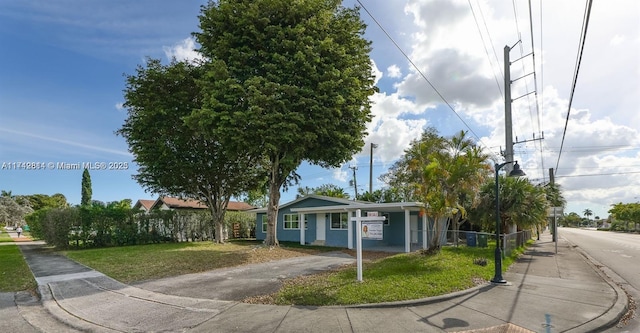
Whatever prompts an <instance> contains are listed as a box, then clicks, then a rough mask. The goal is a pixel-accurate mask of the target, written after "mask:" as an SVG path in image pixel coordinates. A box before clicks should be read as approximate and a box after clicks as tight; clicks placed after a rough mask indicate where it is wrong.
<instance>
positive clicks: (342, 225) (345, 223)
mask: <svg viewBox="0 0 640 333" xmlns="http://www.w3.org/2000/svg"><path fill="white" fill-rule="evenodd" d="M334 214H340V215H339V216H340V217H339V219H340V228H334V227H333V216H334ZM343 216H344V221H343ZM348 229H349V213H347V212H341V213H329V230H348Z"/></svg>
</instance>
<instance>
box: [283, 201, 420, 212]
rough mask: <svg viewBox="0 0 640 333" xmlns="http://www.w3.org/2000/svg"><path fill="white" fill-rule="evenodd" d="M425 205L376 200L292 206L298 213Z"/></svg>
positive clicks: (411, 208)
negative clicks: (317, 205)
mask: <svg viewBox="0 0 640 333" xmlns="http://www.w3.org/2000/svg"><path fill="white" fill-rule="evenodd" d="M423 207H424V204H423V203H421V202H384V203H375V202H368V203H362V202H353V201H352V202H351V204H348V205H335V206H319V207H302V208H291V211H292V212H296V213H325V212H326V213H329V212H345V211H354V210H357V209H361V210H369V211H370V210H380V211H383V212H402V211H405V210H409V211H419V210H420V209H422V208H423Z"/></svg>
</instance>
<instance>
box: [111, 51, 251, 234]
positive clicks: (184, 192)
mask: <svg viewBox="0 0 640 333" xmlns="http://www.w3.org/2000/svg"><path fill="white" fill-rule="evenodd" d="M208 69H210V67H208V66H206V65H203V66H196V65H193V64H190V63H186V62H175V61H174V62H172V63H171V64H169V65H163V64H162V63H161V62H160V61H159V60H154V59H149V60H148V61H147V63H146V66H144V67H143V66H139V67H138V68H137V71H136V74H135V75H130V76H127V85H126V89H125V91H124V93H125V104H124V106H125V107H126V108H127V110H128V117H127V119H126V120H125V123H124V125H123V126H122V128H121V129H120V130H119V131H118V133H119V134H120V135H122V136H123V137H124V138H125V139H126V140H127V143H128V144H129V149H130V150H131V152H132V153H133V155H134V157H135V161H136V163H137V164H138V165H139V169H138V171H137V174H136V175H134V178H135V179H136V180H137V181H138V183H140V184H141V185H142V186H144V187H145V188H147V189H149V190H150V191H152V192H154V193H159V194H170V195H174V196H178V197H186V198H193V199H199V200H202V201H203V202H205V203H206V204H207V206H208V208H209V211H210V212H211V215H212V220H211V221H212V222H213V227H214V228H212V230H215V240H216V242H223V241H224V239H223V221H224V215H225V213H226V208H227V205H228V203H229V200H230V199H231V197H233V196H236V195H239V194H240V193H242V192H244V191H246V190H248V189H249V188H250V187H251V186H253V185H254V182H255V179H256V177H257V175H259V172H258V171H256V168H257V167H256V166H257V164H258V160H257V159H255V158H252V157H251V155H250V154H248V152H246V151H242V150H236V149H228V148H229V147H227V146H224V145H223V141H224V140H223V138H221V137H220V136H218V133H219V132H218V131H216V129H215V127H214V126H212V127H210V128H208V127H200V126H197V124H196V125H195V127H192V126H190V125H189V124H188V123H187V122H185V120H184V119H185V118H186V117H188V116H190V115H191V113H192V111H193V110H197V109H200V108H202V106H203V98H205V96H206V95H207V93H206V89H209V88H210V84H209V82H208V81H207V77H208V76H209V75H211V73H208V72H207V70H208ZM210 236H212V235H210Z"/></svg>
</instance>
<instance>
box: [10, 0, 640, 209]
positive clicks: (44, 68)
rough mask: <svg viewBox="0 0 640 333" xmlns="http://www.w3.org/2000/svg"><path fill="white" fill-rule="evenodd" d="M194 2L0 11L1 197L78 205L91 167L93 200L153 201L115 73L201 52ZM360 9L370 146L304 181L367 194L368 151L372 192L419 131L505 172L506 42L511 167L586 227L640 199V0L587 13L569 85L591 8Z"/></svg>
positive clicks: (13, 3) (409, 1) (469, 0)
mask: <svg viewBox="0 0 640 333" xmlns="http://www.w3.org/2000/svg"><path fill="white" fill-rule="evenodd" d="M205 3H206V1H204V0H182V1H171V0H138V1H128V0H110V1H106V0H92V1H72V0H56V1H35V0H2V1H0V45H1V48H0V166H1V167H0V189H2V190H6V191H11V192H12V193H13V194H15V195H21V194H23V195H27V194H37V193H41V194H48V195H52V194H55V193H62V194H64V195H65V196H66V197H67V200H68V201H69V202H70V203H72V204H78V203H79V202H80V192H81V178H82V170H81V169H82V167H84V166H89V167H92V168H94V169H93V170H91V179H92V185H93V199H95V200H101V201H105V202H110V201H116V200H122V199H132V200H133V201H134V202H135V201H136V200H138V199H152V198H156V197H157V195H155V194H153V193H149V192H146V191H145V189H144V188H142V187H141V186H140V185H139V184H137V183H136V182H135V181H134V180H133V179H132V175H133V174H135V173H136V170H137V165H136V164H135V162H134V157H133V156H132V154H131V153H130V152H129V151H128V146H127V144H126V141H125V140H124V138H122V137H120V136H117V135H115V134H114V132H115V131H116V130H118V129H119V128H120V127H121V126H122V124H123V122H124V120H125V119H126V117H127V111H126V109H124V108H123V107H122V103H123V102H124V98H123V89H124V87H125V77H124V76H125V75H127V74H133V73H134V72H135V69H136V66H138V65H141V64H143V63H144V62H145V59H146V58H147V57H151V58H158V59H162V60H163V61H164V62H165V63H166V62H168V61H169V59H171V58H172V57H175V58H177V59H179V60H186V59H192V58H193V57H196V56H197V54H196V53H195V51H194V49H196V48H197V45H196V44H195V42H194V40H193V38H192V37H191V33H192V32H195V31H198V29H199V28H198V15H199V13H200V6H201V5H203V4H205ZM357 3H359V4H360V5H361V6H362V7H363V8H362V9H361V16H362V19H363V20H364V21H365V23H366V24H367V30H366V33H365V36H364V37H365V38H367V39H369V40H371V41H372V47H373V50H372V52H371V59H372V61H373V64H374V72H375V75H376V85H377V86H378V87H379V89H380V91H379V93H377V94H375V95H374V96H372V97H371V99H372V102H373V107H372V115H373V119H372V121H371V122H370V123H369V124H368V127H367V128H368V135H367V136H366V137H365V139H364V140H365V143H366V144H365V146H364V147H363V149H362V151H361V152H360V153H359V154H357V155H355V156H353V158H352V159H351V160H350V161H347V162H346V163H345V164H344V165H343V166H342V167H340V168H335V169H322V168H319V167H317V166H310V165H307V164H303V165H301V167H300V168H299V169H298V171H297V172H298V174H299V175H300V176H301V177H302V178H301V182H300V184H299V186H303V187H304V186H308V187H317V186H320V185H322V184H329V183H330V184H335V185H338V186H340V187H342V188H344V189H345V190H346V192H347V193H350V194H351V195H353V192H354V189H353V187H352V186H350V183H349V181H350V180H351V179H352V178H353V171H352V169H351V168H350V167H357V171H356V182H357V184H358V192H360V193H362V192H365V191H367V190H368V188H369V171H370V163H369V161H370V144H371V143H375V144H376V145H377V148H375V149H374V150H373V163H372V167H373V179H372V182H373V184H372V185H373V189H374V190H375V189H379V188H382V187H384V186H385V184H384V183H383V182H382V181H381V180H380V179H379V176H380V174H382V173H385V172H387V171H388V169H389V167H390V166H391V165H392V164H393V163H394V162H395V161H396V160H397V159H398V158H400V157H401V156H402V154H403V151H404V150H405V149H406V148H407V147H408V146H409V144H410V143H411V141H412V140H414V139H416V138H418V137H419V136H420V134H421V133H422V132H423V130H424V129H425V128H426V127H430V126H431V127H435V128H437V130H438V132H439V133H440V134H441V135H443V136H451V135H453V134H454V133H456V132H458V131H460V130H464V131H468V134H469V135H470V136H471V137H472V138H473V139H474V140H475V141H476V142H477V143H478V144H479V145H481V146H482V147H483V148H484V149H485V151H486V152H488V153H489V154H490V155H491V156H492V158H493V159H494V161H496V162H499V163H501V162H504V158H503V157H502V155H501V150H504V147H505V121H504V118H505V117H504V86H505V85H504V48H505V46H507V47H508V48H510V52H509V56H510V62H511V66H510V71H509V72H510V75H511V79H512V80H515V79H518V78H520V77H522V78H521V79H518V80H515V82H512V84H511V91H512V99H514V101H513V102H512V118H513V135H514V141H515V142H517V143H516V144H515V145H514V152H515V154H514V159H515V160H517V161H518V162H519V164H520V165H521V167H522V169H523V170H524V171H525V172H526V174H527V176H528V177H529V179H530V180H531V181H532V182H534V183H536V184H539V183H545V182H548V181H549V168H554V170H555V175H556V178H555V181H556V182H557V183H558V184H560V185H561V187H562V189H563V193H564V196H565V198H566V199H567V201H568V205H567V208H566V209H565V212H567V213H568V212H576V213H578V214H579V215H581V216H582V215H583V212H584V210H585V209H589V210H591V211H592V212H593V216H591V218H593V217H595V216H599V217H602V218H604V217H606V216H607V215H608V213H607V211H608V209H609V208H610V205H611V204H613V203H618V202H623V203H626V202H637V201H640V132H639V131H640V112H638V111H640V107H639V105H640V2H638V1H637V0H614V1H608V2H606V3H605V2H601V1H595V2H594V4H593V7H592V9H591V14H590V19H589V25H588V29H587V33H586V38H585V43H584V48H582V58H581V61H580V70H579V72H578V77H577V81H576V82H577V84H576V85H575V89H572V81H573V78H574V72H575V68H576V64H577V59H578V51H579V45H580V36H581V29H582V26H583V18H584V16H585V15H584V13H585V5H586V1H577V0H554V1H543V2H542V3H541V0H531V1H524V0H513V1H503V0H486V1H485V0H464V1H463V0H459V1H458V0H429V1H427V0H424V1H422V0H394V1H379V0H359V1H358V0H345V1H344V3H343V4H344V5H345V6H347V7H352V6H354V5H355V4H357ZM529 4H531V10H530V8H529ZM365 9H366V10H365ZM531 73H535V74H531ZM529 74H531V75H529ZM572 92H573V99H572V103H571V107H570V108H569V100H570V96H571V95H572ZM528 93H530V94H528ZM527 94H528V95H527ZM567 119H568V121H567ZM565 128H566V130H565ZM563 137H564V143H562V141H563ZM541 138H544V139H541ZM561 145H562V150H560V147H561ZM28 166H32V167H35V168H36V169H35V170H26V169H25V167H28ZM78 166H80V167H78ZM296 189H297V186H293V187H292V188H290V189H289V191H288V192H283V194H282V199H281V203H284V202H288V201H290V200H293V199H294V198H295V194H296Z"/></svg>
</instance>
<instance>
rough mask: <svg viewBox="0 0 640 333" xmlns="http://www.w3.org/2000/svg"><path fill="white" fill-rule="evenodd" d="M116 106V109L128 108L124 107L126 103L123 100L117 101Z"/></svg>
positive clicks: (123, 109)
mask: <svg viewBox="0 0 640 333" xmlns="http://www.w3.org/2000/svg"><path fill="white" fill-rule="evenodd" d="M115 107H116V110H118V111H125V110H126V109H125V107H124V103H123V102H119V103H116V105H115Z"/></svg>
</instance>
